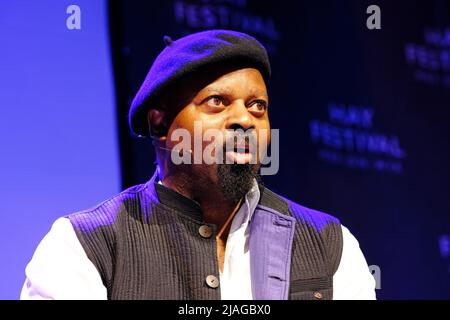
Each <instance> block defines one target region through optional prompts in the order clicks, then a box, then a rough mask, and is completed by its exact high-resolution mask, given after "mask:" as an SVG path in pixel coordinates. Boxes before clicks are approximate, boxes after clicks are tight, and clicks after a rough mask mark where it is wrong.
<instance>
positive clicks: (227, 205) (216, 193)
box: [162, 174, 242, 235]
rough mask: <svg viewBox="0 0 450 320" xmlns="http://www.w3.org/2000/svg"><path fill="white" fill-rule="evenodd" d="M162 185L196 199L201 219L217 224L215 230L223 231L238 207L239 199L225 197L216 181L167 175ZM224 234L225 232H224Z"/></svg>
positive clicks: (181, 175)
mask: <svg viewBox="0 0 450 320" xmlns="http://www.w3.org/2000/svg"><path fill="white" fill-rule="evenodd" d="M162 183H163V185H164V186H166V187H168V188H171V189H172V190H175V191H177V192H178V193H180V194H182V195H183V196H185V197H187V198H189V199H192V200H194V201H196V202H197V203H198V204H199V205H200V208H201V210H202V214H203V220H204V221H205V222H207V223H212V224H215V225H216V226H217V232H218V234H219V233H223V232H224V230H225V229H226V227H227V225H228V223H227V222H229V221H230V220H232V216H234V213H235V212H236V211H237V210H238V209H239V207H240V204H241V202H242V201H241V200H237V201H232V200H229V199H226V198H225V197H224V195H223V193H222V191H221V188H220V186H219V184H218V182H213V181H210V180H206V181H205V179H202V178H196V179H193V178H192V177H188V176H186V175H185V174H177V175H176V176H175V175H168V176H166V177H164V179H163V181H162ZM224 235H225V234H224Z"/></svg>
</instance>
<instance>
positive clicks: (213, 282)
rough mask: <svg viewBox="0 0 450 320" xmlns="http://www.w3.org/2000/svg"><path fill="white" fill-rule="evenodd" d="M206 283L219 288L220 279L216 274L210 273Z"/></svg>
mask: <svg viewBox="0 0 450 320" xmlns="http://www.w3.org/2000/svg"><path fill="white" fill-rule="evenodd" d="M206 284H207V285H208V287H210V288H214V289H215V288H217V287H218V286H219V279H217V277H216V276H213V275H209V276H207V277H206Z"/></svg>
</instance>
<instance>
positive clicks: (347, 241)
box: [333, 226, 376, 300]
mask: <svg viewBox="0 0 450 320" xmlns="http://www.w3.org/2000/svg"><path fill="white" fill-rule="evenodd" d="M342 236H343V242H344V243H343V249H342V257H341V261H340V263H339V267H338V269H337V271H336V273H335V274H334V276H333V299H334V300H375V299H376V293H375V286H376V283H375V279H374V277H373V276H372V273H371V272H370V270H369V267H368V265H367V262H366V259H365V258H364V255H363V253H362V251H361V249H360V247H359V243H358V240H356V238H355V237H354V236H353V235H352V234H351V233H350V231H349V230H348V229H347V228H346V227H344V226H342Z"/></svg>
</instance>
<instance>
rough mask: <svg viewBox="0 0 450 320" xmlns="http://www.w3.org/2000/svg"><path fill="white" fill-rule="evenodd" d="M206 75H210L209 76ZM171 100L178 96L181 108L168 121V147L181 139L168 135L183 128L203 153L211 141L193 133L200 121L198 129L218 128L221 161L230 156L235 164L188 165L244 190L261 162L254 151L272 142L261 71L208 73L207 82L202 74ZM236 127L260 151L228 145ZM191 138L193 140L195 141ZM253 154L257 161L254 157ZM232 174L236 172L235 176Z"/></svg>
mask: <svg viewBox="0 0 450 320" xmlns="http://www.w3.org/2000/svg"><path fill="white" fill-rule="evenodd" d="M216 72H217V71H216ZM206 77H207V78H208V74H207V75H206ZM169 99H171V100H174V99H177V101H178V103H180V104H181V105H179V106H178V107H177V110H180V111H179V112H178V113H177V114H176V115H175V116H174V118H173V121H171V126H170V128H169V130H168V135H167V140H166V147H167V148H170V149H171V148H173V147H174V146H175V145H177V144H178V143H179V141H178V140H176V141H171V140H172V139H171V137H172V134H173V132H175V130H177V129H180V128H183V129H186V130H187V131H188V132H189V133H190V135H191V137H192V143H191V149H192V150H193V151H195V148H196V147H198V146H199V145H200V146H201V147H202V152H203V150H204V149H205V148H206V146H207V145H209V144H210V143H211V141H204V140H203V138H202V137H201V136H200V139H201V140H202V141H201V142H200V143H199V142H198V139H199V136H198V133H197V135H195V130H197V131H198V129H199V124H200V127H201V132H202V133H205V131H206V130H208V129H215V130H218V131H220V132H221V133H222V137H223V141H222V142H219V143H220V144H221V148H224V149H223V151H224V154H223V156H224V158H223V159H224V162H225V159H228V161H229V162H230V161H231V162H234V163H239V164H210V165H207V164H205V163H202V164H194V165H192V166H193V167H191V168H190V169H191V170H201V172H202V174H206V175H208V177H209V178H210V179H212V181H217V180H216V179H218V180H219V182H220V184H223V185H224V186H223V187H224V188H231V189H233V188H236V184H239V185H243V189H248V187H249V185H251V181H252V180H253V177H254V175H255V174H256V172H257V170H258V168H259V166H260V163H261V159H259V158H260V157H259V156H258V155H259V154H260V152H261V150H262V151H265V150H266V149H267V145H268V143H269V142H270V124H269V117H268V112H267V107H268V103H269V100H268V95H267V88H266V85H265V82H264V79H263V77H262V75H261V73H260V72H259V71H258V70H257V69H254V68H243V69H237V70H231V71H230V70H225V71H224V70H222V71H221V72H220V73H219V75H217V74H216V75H214V74H211V75H210V78H209V79H207V80H205V74H202V75H201V76H200V75H199V76H198V77H195V78H190V79H189V82H187V83H186V84H185V85H183V87H182V88H181V90H177V92H176V94H174V96H172V97H170V98H169ZM180 101H183V102H180ZM172 106H173V104H172ZM195 123H197V127H195ZM237 129H240V130H241V132H242V131H244V132H245V133H246V134H248V135H249V136H252V137H254V139H253V141H255V146H254V147H257V148H256V149H253V151H255V150H256V151H258V152H250V151H251V150H250V146H249V145H248V144H245V143H244V144H239V145H236V144H234V143H229V142H230V141H233V140H234V137H233V134H232V132H233V131H232V130H234V132H236V131H235V130H237ZM195 139H197V144H196V143H195V142H194V140H195ZM250 142H251V141H250ZM226 143H228V144H226ZM225 145H226V146H227V147H230V145H231V149H228V150H225ZM255 155H256V159H254V158H253V157H255ZM229 162H228V163H229ZM233 176H236V177H235V178H236V179H234V178H233ZM230 179H231V180H230ZM244 191H245V192H246V191H248V190H241V191H240V192H239V191H238V194H237V195H235V196H236V197H240V196H242V195H239V193H243V192H244ZM232 198H233V196H232Z"/></svg>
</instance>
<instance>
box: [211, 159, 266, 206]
mask: <svg viewBox="0 0 450 320" xmlns="http://www.w3.org/2000/svg"><path fill="white" fill-rule="evenodd" d="M255 166H256V164H249V163H245V164H236V163H232V164H219V165H218V167H217V176H218V178H219V184H220V187H221V189H222V193H223V195H224V197H225V199H227V200H230V201H235V202H237V201H239V200H240V199H241V198H243V197H244V196H245V195H246V194H247V192H248V191H249V190H250V189H251V187H252V186H253V179H254V178H256V179H257V181H258V180H259V179H258V177H257V173H255Z"/></svg>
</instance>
